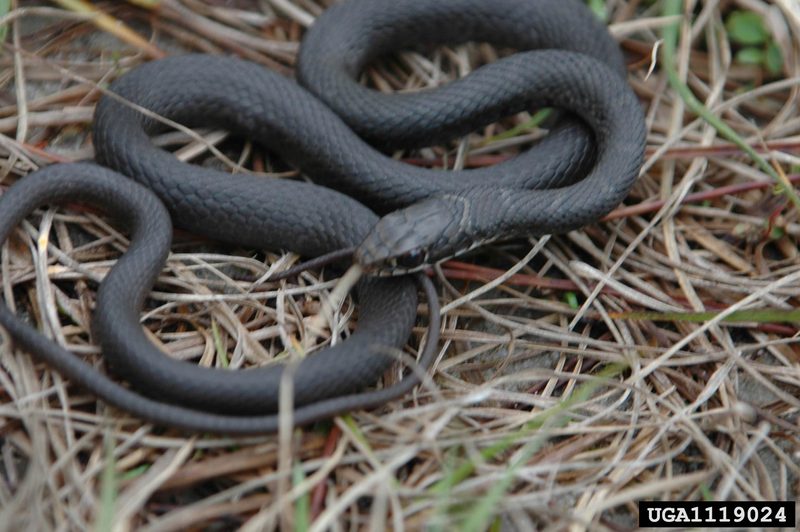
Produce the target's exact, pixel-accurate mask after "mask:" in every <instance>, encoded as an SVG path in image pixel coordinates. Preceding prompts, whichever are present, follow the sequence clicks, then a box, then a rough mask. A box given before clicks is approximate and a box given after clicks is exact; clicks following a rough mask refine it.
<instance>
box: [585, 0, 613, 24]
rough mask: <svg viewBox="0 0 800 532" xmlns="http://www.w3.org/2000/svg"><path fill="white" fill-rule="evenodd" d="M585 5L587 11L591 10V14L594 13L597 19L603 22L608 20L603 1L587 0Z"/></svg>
mask: <svg viewBox="0 0 800 532" xmlns="http://www.w3.org/2000/svg"><path fill="white" fill-rule="evenodd" d="M586 3H587V4H588V5H589V9H591V10H592V13H594V14H595V16H597V18H599V19H600V20H602V21H603V22H605V21H606V20H607V19H608V14H607V13H606V3H605V0H587V2H586Z"/></svg>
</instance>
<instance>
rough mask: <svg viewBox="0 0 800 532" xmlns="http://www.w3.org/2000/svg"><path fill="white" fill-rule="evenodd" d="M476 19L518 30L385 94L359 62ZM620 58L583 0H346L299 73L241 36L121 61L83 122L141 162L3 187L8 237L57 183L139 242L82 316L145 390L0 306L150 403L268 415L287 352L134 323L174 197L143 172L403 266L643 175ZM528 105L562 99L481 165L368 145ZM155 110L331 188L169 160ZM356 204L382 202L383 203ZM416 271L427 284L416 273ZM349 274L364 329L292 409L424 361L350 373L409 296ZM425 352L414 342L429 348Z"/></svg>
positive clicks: (177, 212) (566, 215)
mask: <svg viewBox="0 0 800 532" xmlns="http://www.w3.org/2000/svg"><path fill="white" fill-rule="evenodd" d="M468 40H479V41H488V42H491V43H494V44H497V45H500V46H505V47H513V48H516V49H518V50H520V52H518V53H515V54H513V55H511V56H508V57H506V58H503V59H501V60H499V61H497V62H495V63H492V64H490V65H486V66H484V67H481V68H480V69H478V70H477V71H475V72H473V73H472V74H470V75H468V76H467V77H465V78H464V79H462V80H459V81H456V82H453V83H451V84H449V85H447V86H445V87H443V88H440V89H435V90H431V91H424V92H421V93H419V94H399V95H382V94H378V93H376V92H373V91H370V90H368V89H365V88H363V87H361V86H360V85H359V84H358V83H357V81H356V79H357V77H358V76H359V74H360V73H361V71H362V70H363V68H364V67H365V66H366V65H367V64H368V63H369V62H370V61H372V60H373V59H375V58H376V57H378V56H379V55H382V54H385V53H387V52H390V51H393V50H398V49H401V48H408V47H412V46H417V45H419V44H428V45H436V44H455V43H460V42H464V41H468ZM532 48H537V50H535V51H526V50H530V49H532ZM539 48H547V49H545V50H540V49H539ZM554 48H557V49H554ZM623 75H624V65H623V62H622V58H621V56H620V53H619V51H618V49H617V47H616V44H615V43H614V41H613V40H612V39H611V38H610V36H609V35H608V33H607V32H606V31H605V28H603V27H602V26H601V25H600V24H599V23H598V22H597V21H596V20H594V18H593V16H592V15H591V13H589V11H588V10H587V9H586V8H585V7H584V6H582V5H581V4H579V3H578V2H577V1H575V0H539V1H537V2H531V1H529V0H501V1H493V2H487V1H485V0H448V1H446V2H438V1H430V2H422V1H414V0H349V1H347V2H345V3H343V4H340V5H338V6H335V7H333V8H331V9H329V10H328V11H327V12H326V13H324V14H323V15H322V16H321V17H320V18H319V19H318V21H317V23H316V24H315V25H314V26H313V27H312V29H311V30H310V31H309V32H308V34H307V36H306V37H305V39H304V42H303V45H302V47H301V51H300V56H299V60H298V78H299V80H300V81H301V82H302V83H303V84H304V85H305V86H306V87H307V89H308V90H306V89H304V88H302V87H300V86H299V85H297V84H296V83H293V82H292V81H290V80H287V79H285V78H283V77H281V76H280V75H278V74H276V73H274V72H271V71H268V70H265V69H263V68H262V67H260V66H258V65H255V64H253V63H249V62H246V61H242V60H238V59H234V58H223V57H215V56H207V55H186V56H179V57H172V58H167V59H164V60H160V61H155V62H151V63H147V64H145V65H142V66H140V67H138V68H136V69H134V70H132V71H130V72H129V73H127V74H126V75H124V76H123V77H121V78H120V79H119V80H117V81H116V82H114V84H113V85H112V86H111V89H110V90H111V92H113V93H115V94H116V96H117V97H113V98H112V97H108V96H106V97H103V98H102V100H101V101H100V103H99V104H98V106H97V111H96V114H95V123H94V143H95V149H96V154H97V161H98V162H99V163H100V164H102V165H104V166H107V167H109V168H112V169H114V170H115V171H116V172H119V173H120V174H123V175H124V176H128V177H130V178H132V179H133V180H135V181H137V182H138V183H139V184H136V183H133V182H132V181H129V180H127V179H125V178H124V177H122V176H120V175H118V174H116V173H114V172H112V171H110V170H107V169H104V168H101V167H98V166H94V165H90V164H76V165H58V166H53V167H49V168H46V169H44V170H41V171H39V172H37V173H36V174H34V175H31V176H28V177H26V178H25V179H23V180H21V181H20V182H19V183H18V184H17V185H15V186H14V187H12V189H11V190H10V191H9V192H8V193H7V194H6V195H5V196H4V197H3V198H2V199H1V200H0V229H1V230H0V239H3V240H4V239H5V238H7V237H8V235H9V232H10V230H11V228H13V226H14V225H15V224H16V223H18V222H19V220H21V219H22V218H23V217H24V216H25V215H26V214H27V213H28V212H30V210H32V209H33V208H35V207H37V206H40V205H42V204H45V203H52V202H59V201H73V200H82V201H88V202H90V203H93V204H97V205H99V206H104V207H106V208H107V209H108V210H109V211H110V212H111V213H112V214H118V215H119V216H120V218H121V219H122V223H123V224H124V225H126V226H128V227H129V228H130V230H131V231H132V233H133V236H132V241H131V247H130V249H129V250H128V252H127V253H126V254H125V255H124V256H123V257H122V258H121V259H120V260H119V261H118V262H117V264H116V266H115V267H114V268H113V270H112V271H111V273H109V275H108V277H107V278H106V279H105V280H104V281H103V283H102V285H101V288H100V291H99V293H98V301H97V309H98V312H96V313H95V316H94V321H93V331H94V334H95V336H96V337H97V340H98V341H99V343H100V345H101V348H102V351H103V353H104V355H105V356H106V358H107V359H108V360H109V363H110V366H111V368H113V369H114V370H115V371H116V372H117V373H119V374H120V375H122V376H124V377H125V379H126V380H128V381H129V382H130V383H131V384H132V385H133V386H134V387H135V388H136V390H138V391H139V392H141V393H143V394H145V396H146V397H144V396H141V395H138V394H137V393H135V392H132V391H129V390H127V389H126V388H123V387H121V386H119V385H117V384H115V383H114V382H113V381H110V380H109V379H107V378H106V377H104V376H102V375H101V374H99V373H96V372H95V371H94V370H93V369H92V368H91V367H90V366H88V365H86V364H85V363H83V362H81V361H80V360H78V359H76V358H74V357H72V356H70V355H69V353H67V352H66V351H64V350H63V349H61V348H60V347H58V346H57V345H56V344H54V343H52V342H51V341H49V340H46V339H45V338H44V337H43V336H41V335H40V334H39V333H37V332H36V331H35V330H34V329H33V328H31V327H30V326H29V325H26V324H24V323H22V321H21V320H19V319H18V318H16V317H15V316H14V315H13V314H12V313H11V312H10V311H9V310H8V309H7V307H5V306H0V323H2V324H3V325H4V326H5V327H6V328H7V329H8V330H9V332H10V333H11V334H12V336H14V338H15V339H16V340H17V341H18V342H19V343H20V344H21V345H22V347H24V348H26V349H27V350H29V351H30V352H32V353H34V354H37V355H39V356H41V357H42V358H43V359H44V360H46V361H47V362H49V363H51V364H53V365H55V366H56V367H57V368H59V369H60V370H61V371H63V372H64V373H66V374H67V375H68V376H69V377H70V378H72V379H74V380H75V381H77V382H78V383H80V384H82V385H83V386H85V387H87V388H89V389H90V390H92V391H93V392H95V393H97V394H98V395H99V396H101V397H103V398H104V399H105V400H107V401H108V402H110V403H112V404H114V405H116V406H119V407H120V408H123V409H126V410H128V411H131V412H133V413H134V414H136V415H139V416H141V417H143V418H146V419H149V420H152V421H154V422H158V423H164V424H170V425H175V426H179V427H183V428H188V429H193V430H203V431H213V432H228V433H253V432H264V431H271V430H275V429H276V427H277V417H276V416H275V415H274V412H275V410H276V409H277V406H278V405H277V397H278V389H279V386H280V381H281V376H282V375H283V373H284V367H283V366H271V367H268V368H261V369H254V370H247V371H239V372H232V371H223V370H213V369H207V368H199V367H197V366H194V365H191V364H186V363H182V362H178V361H174V360H172V359H169V358H167V357H165V356H164V355H163V354H161V352H160V351H158V350H157V349H156V348H155V347H154V346H153V345H152V344H151V343H150V342H149V341H148V340H147V338H146V336H145V335H144V333H143V331H142V328H141V325H140V323H139V312H140V310H141V308H142V305H143V304H144V301H145V298H146V295H147V293H148V292H149V290H150V289H151V287H152V284H153V282H154V280H155V278H156V276H157V274H158V272H159V271H160V268H161V266H162V264H163V261H164V260H165V257H166V254H167V252H168V249H169V243H170V238H169V235H170V225H169V217H168V216H167V215H166V211H165V210H164V208H163V207H162V206H161V204H160V203H159V201H157V200H156V198H155V197H154V196H153V194H152V193H151V192H150V191H152V192H154V193H155V195H157V196H158V198H159V199H160V200H161V202H163V205H164V206H166V210H167V211H168V212H169V215H170V216H171V218H172V220H173V222H174V223H175V225H176V226H178V227H181V228H183V229H187V230H189V231H192V232H196V233H199V234H202V235H206V236H209V237H211V238H214V239H218V240H221V241H226V242H231V243H235V244H237V245H242V246H249V247H255V248H283V249H289V250H292V251H296V252H298V253H300V254H303V255H307V256H315V255H320V254H324V253H327V252H330V251H333V250H336V249H339V248H342V247H350V246H359V247H358V250H357V252H356V259H357V260H358V261H359V262H361V263H362V264H363V265H364V266H366V267H367V268H368V269H370V270H371V271H373V272H375V273H397V272H398V271H412V270H415V269H418V268H419V267H420V266H421V265H422V263H423V262H433V261H438V260H442V259H444V258H446V257H449V256H452V255H454V254H457V253H460V252H463V251H465V250H467V249H469V248H471V247H474V246H476V245H479V244H481V243H484V242H487V241H490V240H492V239H494V238H498V237H508V236H518V235H525V234H535V233H550V232H562V231H567V230H571V229H574V228H577V227H580V226H582V225H584V224H586V223H588V222H591V221H594V220H596V219H597V218H598V217H599V216H602V215H603V214H605V213H606V212H608V211H609V210H610V209H612V208H613V207H614V206H616V205H617V204H618V203H619V202H620V201H621V200H622V199H623V198H624V196H625V195H626V194H627V192H628V190H629V189H630V187H631V185H632V184H633V182H634V180H635V178H636V175H637V172H638V169H639V167H640V165H641V160H642V154H643V149H644V138H645V130H644V122H643V117H642V113H641V110H640V108H639V104H638V102H637V100H636V97H635V96H634V95H633V93H632V92H631V90H630V89H629V88H628V86H627V85H626V84H625V81H624V79H623ZM323 101H324V103H323ZM131 103H133V104H135V105H134V106H131V105H130V104H131ZM538 106H555V107H559V108H562V109H564V110H566V111H568V112H569V113H572V115H569V116H566V117H564V120H563V121H562V122H561V123H560V125H559V126H558V127H556V128H555V129H554V130H553V131H551V133H550V135H549V136H548V137H547V138H545V139H544V140H543V141H542V142H540V143H539V144H538V145H537V146H535V147H534V148H532V149H530V150H528V151H527V152H525V153H523V154H521V155H520V156H518V157H516V158H514V159H512V160H510V161H508V162H506V163H503V164H499V165H496V166H494V167H491V168H487V169H481V170H470V171H462V172H441V171H435V170H428V169H421V168H415V167H410V166H408V165H405V164H403V163H401V162H399V161H396V160H394V159H392V158H390V157H388V156H386V155H384V153H383V152H382V151H380V150H379V149H377V148H375V147H373V146H379V147H380V148H381V149H383V148H398V147H416V146H423V145H428V144H431V143H435V142H441V141H445V140H448V139H452V138H454V137H457V136H459V135H463V134H465V133H467V132H469V131H472V130H474V129H476V128H479V127H481V126H483V125H486V124H488V123H491V122H493V121H495V120H497V119H498V118H501V117H502V116H505V115H508V114H511V113H515V112H519V111H523V110H529V109H532V108H534V107H538ZM141 108H144V109H146V110H147V111H148V113H146V114H145V113H142V112H141V111H140V109H141ZM331 109H333V110H334V111H335V112H334V111H332V110H331ZM156 115H157V116H160V117H164V118H166V119H169V120H172V121H176V122H179V123H181V124H184V125H187V126H200V125H202V126H216V127H224V128H228V129H230V130H233V131H235V132H237V133H240V134H242V135H244V136H246V137H248V138H251V139H253V140H255V141H257V142H259V143H261V144H263V145H265V146H266V147H268V148H270V149H272V150H273V151H275V152H277V153H278V154H280V155H281V156H282V157H283V158H284V159H285V160H286V161H287V162H289V163H290V164H292V165H294V166H296V167H297V168H299V169H300V170H301V171H303V172H304V173H306V174H307V175H309V176H311V177H312V178H313V180H314V181H315V183H318V184H320V185H326V186H327V187H330V188H324V187H322V186H318V185H311V184H306V183H300V182H295V181H284V180H274V179H265V178H260V177H255V176H250V175H236V176H230V175H227V174H224V173H221V172H218V171H214V170H211V169H207V168H200V167H196V166H192V165H188V164H184V163H181V162H179V161H178V160H177V159H176V158H175V157H174V156H173V155H171V154H169V153H167V152H165V151H162V150H160V149H158V148H157V147H155V146H154V145H153V144H152V142H151V141H150V135H151V134H152V133H154V132H156V131H158V130H159V129H161V128H162V127H163V126H162V124H161V122H160V121H159V120H157V119H155V118H153V117H154V116H156ZM331 189H336V190H338V191H339V192H337V191H334V190H331ZM365 205H366V206H365ZM368 207H369V208H368ZM370 209H372V211H375V212H377V213H379V214H386V213H390V214H386V216H384V217H383V218H382V219H381V220H380V221H379V219H378V217H377V216H376V215H375V214H373V212H372V211H371V210H370ZM424 287H425V290H426V294H427V295H428V297H429V298H433V299H435V294H434V293H433V292H432V289H431V287H430V283H429V282H428V283H427V284H424ZM358 296H359V305H360V313H359V323H358V327H357V330H356V332H355V333H354V334H353V335H351V337H350V338H348V339H347V340H346V341H344V342H342V343H340V344H339V345H337V346H336V347H331V348H328V349H326V350H324V351H323V352H321V353H317V354H315V355H313V356H309V357H307V358H306V359H304V360H303V361H302V362H301V363H299V365H298V367H297V368H296V369H295V370H294V373H293V382H294V404H295V406H296V409H295V415H294V421H295V422H296V423H298V424H302V423H308V422H310V421H313V420H316V419H320V418H323V417H327V416H330V415H333V414H335V413H336V412H340V411H342V410H348V409H354V408H365V407H370V406H374V405H376V404H380V402H383V401H386V400H388V399H389V398H391V397H395V396H396V395H397V394H399V393H403V392H405V391H407V390H408V389H410V387H411V386H413V385H414V383H416V382H417V381H416V379H415V378H411V377H409V378H406V379H405V380H404V381H402V383H401V384H400V385H397V386H396V387H392V388H388V389H386V390H378V391H375V392H367V393H364V394H355V393H354V392H355V391H357V390H359V389H362V388H364V387H365V386H367V385H369V384H371V383H374V382H375V381H376V380H377V379H378V378H379V376H380V375H381V374H382V372H384V371H385V369H386V368H387V367H388V365H389V364H390V362H391V360H392V358H391V357H390V356H386V355H387V353H389V352H391V351H393V350H396V349H398V348H399V347H401V346H402V345H403V343H404V342H405V341H406V339H407V337H408V335H409V333H410V328H411V326H412V325H413V322H414V318H415V314H416V304H417V299H416V290H415V289H414V285H413V283H412V281H411V280H410V279H409V278H402V277H401V278H394V279H378V278H374V277H373V278H369V279H366V280H363V281H362V282H361V283H360V285H359V289H358ZM431 310H432V312H431V314H432V316H431V317H432V323H433V325H434V326H436V325H437V324H438V322H437V321H436V319H437V318H438V312H435V306H433V307H432V309H431ZM434 314H435V315H436V316H434ZM432 353H433V350H432V348H431V346H430V345H429V346H427V349H426V352H425V355H424V357H423V360H421V364H422V365H423V366H425V365H426V364H428V363H430V361H431V359H432Z"/></svg>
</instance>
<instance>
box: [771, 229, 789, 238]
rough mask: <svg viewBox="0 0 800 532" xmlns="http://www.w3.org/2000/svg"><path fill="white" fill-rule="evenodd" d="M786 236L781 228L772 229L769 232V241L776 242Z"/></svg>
mask: <svg viewBox="0 0 800 532" xmlns="http://www.w3.org/2000/svg"><path fill="white" fill-rule="evenodd" d="M784 236H786V230H785V229H784V228H783V227H777V226H775V227H773V228H772V229H770V231H769V238H770V240H778V239H779V238H783V237H784Z"/></svg>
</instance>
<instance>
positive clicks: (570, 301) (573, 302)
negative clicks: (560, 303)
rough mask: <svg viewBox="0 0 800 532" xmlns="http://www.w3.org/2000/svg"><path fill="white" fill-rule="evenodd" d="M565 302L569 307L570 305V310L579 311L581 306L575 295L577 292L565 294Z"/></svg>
mask: <svg viewBox="0 0 800 532" xmlns="http://www.w3.org/2000/svg"><path fill="white" fill-rule="evenodd" d="M564 300H565V301H566V302H567V305H569V308H571V309H577V308H578V307H580V305H579V304H578V296H576V295H575V292H566V293H565V294H564Z"/></svg>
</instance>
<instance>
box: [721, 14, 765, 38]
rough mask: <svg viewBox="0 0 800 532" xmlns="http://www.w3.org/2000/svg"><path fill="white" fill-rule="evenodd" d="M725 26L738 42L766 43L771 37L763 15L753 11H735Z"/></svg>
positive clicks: (731, 36)
mask: <svg viewBox="0 0 800 532" xmlns="http://www.w3.org/2000/svg"><path fill="white" fill-rule="evenodd" d="M725 28H726V29H727V30H728V36H729V37H730V39H731V40H732V41H733V42H735V43H736V44H744V45H752V44H764V43H765V42H767V38H768V37H769V33H767V30H766V29H765V28H764V22H763V21H762V20H761V16H760V15H759V14H758V13H754V12H752V11H734V12H733V13H731V14H730V15H729V16H728V20H727V21H726V22H725Z"/></svg>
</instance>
